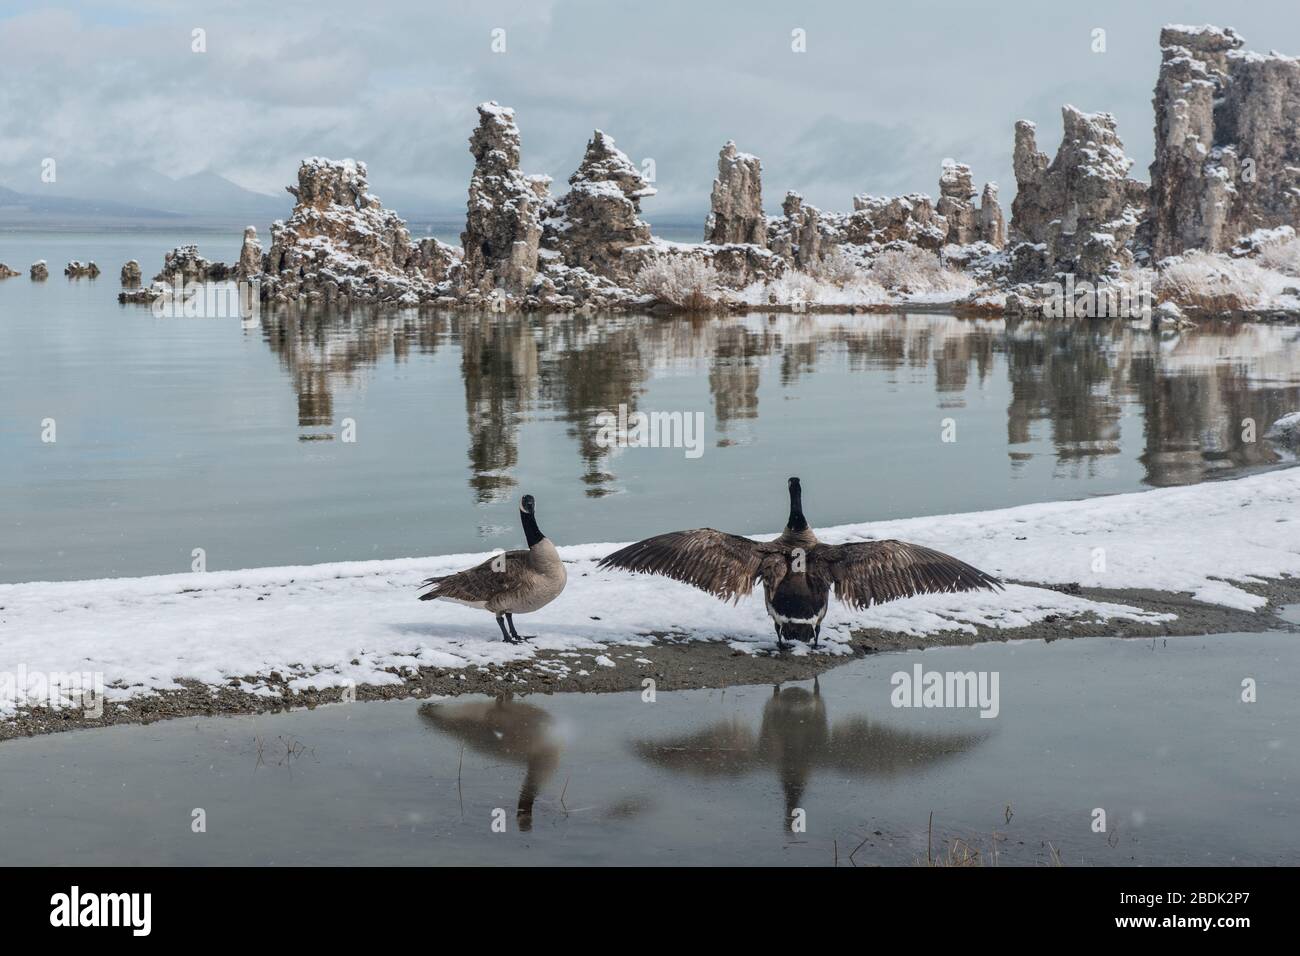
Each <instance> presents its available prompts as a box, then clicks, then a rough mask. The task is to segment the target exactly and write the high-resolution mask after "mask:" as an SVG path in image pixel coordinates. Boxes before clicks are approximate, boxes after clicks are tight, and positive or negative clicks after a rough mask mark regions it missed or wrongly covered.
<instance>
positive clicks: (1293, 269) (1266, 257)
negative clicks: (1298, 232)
mask: <svg viewBox="0 0 1300 956" xmlns="http://www.w3.org/2000/svg"><path fill="white" fill-rule="evenodd" d="M1258 261H1259V264H1260V265H1262V266H1264V268H1266V269H1272V270H1273V271H1274V272H1280V273H1282V274H1283V275H1286V276H1300V236H1293V237H1292V238H1290V239H1286V240H1284V241H1282V242H1275V243H1272V244H1271V245H1267V246H1265V247H1264V248H1263V249H1261V250H1260V253H1259V259H1258Z"/></svg>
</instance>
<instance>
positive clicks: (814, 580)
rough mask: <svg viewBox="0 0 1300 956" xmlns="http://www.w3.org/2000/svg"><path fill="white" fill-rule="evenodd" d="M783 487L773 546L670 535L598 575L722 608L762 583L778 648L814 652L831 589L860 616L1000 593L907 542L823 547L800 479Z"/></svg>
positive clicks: (990, 580)
mask: <svg viewBox="0 0 1300 956" xmlns="http://www.w3.org/2000/svg"><path fill="white" fill-rule="evenodd" d="M789 484H790V518H789V520H788V521H787V522H786V525H785V531H783V532H782V533H781V535H780V537H778V538H777V539H776V540H774V541H753V540H751V539H749V538H742V537H741V536H740V535H735V534H727V533H726V532H723V531H715V530H713V529H712V528H699V529H697V530H695V531H670V532H669V533H667V534H660V535H656V536H655V537H653V538H646V539H645V540H644V541H638V542H637V543H636V544H630V545H628V546H627V547H626V548H623V549H622V550H620V551H615V552H614V553H613V554H611V555H608V556H607V557H605V558H603V559H602V560H601V562H600V563H599V564H598V565H597V567H598V568H600V569H604V568H623V569H625V570H628V571H637V572H640V573H642V574H663V575H666V576H668V577H670V578H673V579H675V580H678V581H684V582H686V583H687V584H692V585H694V586H695V587H697V588H700V589H701V590H703V591H708V592H709V593H710V594H712V595H714V596H715V597H720V598H722V599H723V600H729V601H739V600H740V598H741V597H742V596H743V595H746V594H749V593H750V592H751V591H752V590H753V588H754V582H755V581H758V580H760V579H761V580H762V582H763V595H764V597H765V599H766V601H767V613H768V616H770V617H771V618H772V622H773V624H774V625H775V627H776V644H777V647H778V648H780V647H781V646H782V645H783V642H784V641H785V640H786V639H787V638H789V639H793V640H801V641H811V642H812V644H813V646H814V647H815V646H816V645H817V641H818V638H819V637H820V636H821V627H822V618H824V617H825V616H826V605H827V604H828V603H829V599H830V592H831V589H832V588H833V589H834V590H835V596H836V597H837V598H839V599H840V600H841V601H843V602H844V603H845V604H848V605H849V606H851V607H854V608H857V609H859V610H860V609H862V608H868V607H871V605H873V604H881V603H884V602H885V601H893V600H896V599H898V598H903V597H910V596H912V595H913V594H934V593H937V592H942V591H973V590H975V589H977V588H988V589H992V588H1001V587H1002V585H1001V583H1000V582H999V581H998V580H997V579H996V578H994V577H992V576H991V575H989V574H986V573H984V572H983V571H981V570H979V569H978V568H973V567H971V566H970V565H969V564H966V563H964V562H962V561H958V560H957V559H956V558H954V557H951V556H950V555H946V554H944V553H943V552H941V551H934V550H931V549H930V548H923V547H921V546H920V545H917V544H908V543H907V542H906V541H856V542H853V543H852V544H840V545H834V544H822V543H821V542H820V541H818V540H817V535H815V534H814V533H813V531H812V529H811V528H810V527H808V521H807V520H806V519H805V518H804V516H803V501H802V490H801V489H800V487H799V479H798V478H791V479H790V483H789Z"/></svg>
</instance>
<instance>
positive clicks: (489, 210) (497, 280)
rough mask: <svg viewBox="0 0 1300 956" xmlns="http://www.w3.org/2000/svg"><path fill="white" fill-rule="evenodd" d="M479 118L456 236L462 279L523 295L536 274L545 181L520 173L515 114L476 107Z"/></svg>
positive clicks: (504, 109) (492, 104)
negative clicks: (462, 254) (461, 251)
mask: <svg viewBox="0 0 1300 956" xmlns="http://www.w3.org/2000/svg"><path fill="white" fill-rule="evenodd" d="M478 115H479V123H478V127H477V128H476V129H475V130H474V133H473V135H471V136H470V139H469V150H470V153H471V154H472V155H473V156H474V174H473V177H472V178H471V179H470V184H469V201H468V203H467V204H466V210H467V211H466V216H465V231H464V232H463V233H461V236H460V239H461V244H462V245H463V246H464V249H465V258H464V263H465V268H464V276H463V279H464V282H465V283H466V284H468V285H469V286H472V287H478V288H481V289H490V288H493V287H498V286H500V287H503V288H504V289H506V291H508V292H510V293H513V294H522V293H523V292H524V291H526V290H527V288H528V287H529V285H530V284H531V283H532V281H533V277H534V276H535V275H536V273H537V249H538V244H539V243H540V241H541V237H542V220H541V210H542V206H543V204H544V203H545V202H546V199H547V193H548V188H549V186H550V178H549V177H546V176H525V175H524V174H523V173H522V172H520V170H519V127H518V126H516V125H515V111H514V110H512V109H509V108H507V107H504V106H499V105H498V104H497V103H495V102H489V103H482V104H480V105H479V107H478Z"/></svg>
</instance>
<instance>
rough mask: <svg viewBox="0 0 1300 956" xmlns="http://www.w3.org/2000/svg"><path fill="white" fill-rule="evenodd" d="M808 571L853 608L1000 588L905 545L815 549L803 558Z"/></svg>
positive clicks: (962, 565) (967, 568)
mask: <svg viewBox="0 0 1300 956" xmlns="http://www.w3.org/2000/svg"><path fill="white" fill-rule="evenodd" d="M808 570H809V575H810V576H813V575H816V576H817V577H819V578H821V579H822V580H823V581H825V582H826V583H827V584H828V585H830V584H833V585H834V587H835V596H836V597H838V598H839V599H840V600H841V601H843V602H844V603H845V604H849V605H851V606H853V607H855V608H859V609H861V608H867V607H871V605H873V604H881V603H883V602H885V601H895V600H897V599H898V598H904V597H911V596H912V595H914V594H938V593H942V592H946V591H974V590H977V589H981V588H988V589H992V588H1001V587H1002V583H1001V582H1000V581H999V580H998V579H997V578H995V577H993V576H992V575H990V574H986V573H985V572H983V571H981V570H980V569H979V568H975V567H972V566H971V565H969V564H967V563H966V562H964V561H958V560H957V559H956V558H954V557H953V556H952V555H950V554H944V553H943V552H942V551H935V550H934V549H932V548H923V547H921V546H920V545H919V544H908V543H907V542H906V541H892V540H890V541H858V542H854V543H853V544H841V545H821V546H820V547H818V548H817V549H816V550H815V551H813V552H812V554H811V555H810V556H809V569H808Z"/></svg>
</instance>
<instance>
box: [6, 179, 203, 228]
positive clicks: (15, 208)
mask: <svg viewBox="0 0 1300 956" xmlns="http://www.w3.org/2000/svg"><path fill="white" fill-rule="evenodd" d="M183 218H184V217H183V216H181V215H180V214H179V213H174V212H167V211H165V210H162V209H150V208H147V207H145V206H136V205H132V204H130V203H122V202H112V201H109V200H104V199H73V198H69V197H61V196H40V195H33V194H31V193H20V192H16V191H15V190H12V189H6V188H5V187H3V186H0V225H66V224H77V223H88V222H92V221H99V220H103V219H131V220H146V221H148V220H152V221H174V220H179V219H183Z"/></svg>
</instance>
